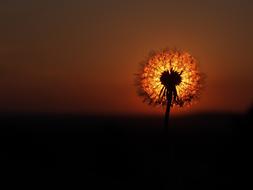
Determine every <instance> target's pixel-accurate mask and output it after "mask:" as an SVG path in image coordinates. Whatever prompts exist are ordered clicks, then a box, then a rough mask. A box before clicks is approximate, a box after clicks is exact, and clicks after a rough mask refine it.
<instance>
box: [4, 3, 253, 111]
mask: <svg viewBox="0 0 253 190" xmlns="http://www.w3.org/2000/svg"><path fill="white" fill-rule="evenodd" d="M0 25H1V30H0V42H1V43H0V88H1V94H0V112H53V113H89V114H93V113H94V114H101V113H102V114H142V113H147V114H153V113H161V112H163V109H161V108H154V107H150V106H148V105H146V104H144V103H142V99H141V98H140V97H138V96H137V93H136V87H135V86H134V73H136V72H137V70H138V68H139V63H140V62H141V61H142V60H144V59H145V58H146V56H147V55H148V53H149V52H150V51H151V50H159V49H161V48H164V47H172V48H173V47H177V48H180V49H183V50H186V51H188V52H190V53H191V54H192V55H193V56H195V57H196V58H197V59H198V61H199V63H200V68H201V70H202V71H203V72H204V73H205V74H206V75H207V79H206V89H205V90H204V91H203V93H202V96H201V99H200V101H199V102H198V103H197V104H196V105H194V106H192V107H191V108H189V109H188V108H187V109H174V110H172V112H173V113H189V112H200V111H235V112H244V111H246V110H247V109H248V108H249V107H250V106H251V105H252V104H253V88H252V87H253V74H252V72H253V35H252V34H253V1H250V0H206V1H204V0H192V1H189V0H185V1H183V0H177V1H168V0H156V1H147V0H138V1H137V0H127V1H126V0H87V1H85V0H71V1H70V0H22V1H21V0H8V1H7V0H1V1H0Z"/></svg>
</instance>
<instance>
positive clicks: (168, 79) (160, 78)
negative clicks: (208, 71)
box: [136, 49, 203, 128]
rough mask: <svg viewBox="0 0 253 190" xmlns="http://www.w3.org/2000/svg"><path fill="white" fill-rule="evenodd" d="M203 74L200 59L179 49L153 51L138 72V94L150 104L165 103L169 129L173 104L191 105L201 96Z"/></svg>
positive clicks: (166, 123) (166, 120)
mask: <svg viewBox="0 0 253 190" xmlns="http://www.w3.org/2000/svg"><path fill="white" fill-rule="evenodd" d="M202 82H203V77H202V74H201V73H200V71H199V69H198V64H197V60H196V59H195V58H194V57H193V56H191V55H190V54H189V53H187V52H184V51H180V50H171V49H164V50H162V51H157V52H152V53H150V55H149V57H148V58H147V59H146V60H145V61H144V62H143V63H141V69H140V72H139V73H137V77H136V85H137V88H138V93H139V95H140V96H142V97H143V98H144V101H145V102H147V103H148V104H150V105H163V106H165V105H166V112H165V127H166V128H167V125H168V120H169V113H170V107H172V106H179V107H183V106H185V105H190V104H192V102H194V100H197V99H198V98H199V94H200V90H201V88H202V86H203V85H202Z"/></svg>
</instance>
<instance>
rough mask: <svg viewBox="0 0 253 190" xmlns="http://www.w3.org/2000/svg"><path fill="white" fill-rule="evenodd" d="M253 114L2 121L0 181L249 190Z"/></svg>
mask: <svg viewBox="0 0 253 190" xmlns="http://www.w3.org/2000/svg"><path fill="white" fill-rule="evenodd" d="M251 116H252V114H250V113H248V114H245V115H237V114H200V115H195V116H188V117H182V118H174V119H173V120H172V122H171V125H172V127H173V129H170V131H169V133H170V134H169V135H168V138H167V139H166V140H165V139H164V136H163V135H162V118H158V117H102V116H101V117H99V116H96V117H95V116H90V117H82V116H67V115H65V116H64V115H57V116H56V115H54V116H49V115H13V114H12V115H10V114H9V115H8V114H3V115H2V116H1V117H0V121H1V127H0V143H1V146H0V172H1V184H5V185H6V184H7V185H8V186H9V187H13V186H18V187H20V188H21V187H26V188H27V187H31V188H33V189H37V188H38V187H44V188H47V187H50V188H52V187H56V188H60V187H69V188H70V189H73V187H81V188H82V189H204V190H205V189H230V188H236V189H244V188H245V187H248V186H249V185H251V181H252V172H253V170H252V158H253V156H252V149H253V146H252V145H253V141H252V135H253V128H252V120H251Z"/></svg>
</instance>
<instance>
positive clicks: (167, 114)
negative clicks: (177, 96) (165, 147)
mask: <svg viewBox="0 0 253 190" xmlns="http://www.w3.org/2000/svg"><path fill="white" fill-rule="evenodd" d="M166 99H167V105H166V112H165V118H164V132H165V134H166V135H167V134H168V128H169V119H170V107H171V101H172V90H167V92H166Z"/></svg>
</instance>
